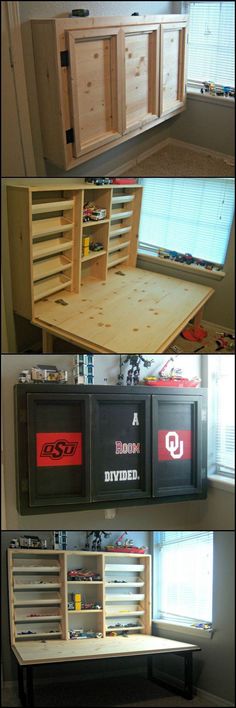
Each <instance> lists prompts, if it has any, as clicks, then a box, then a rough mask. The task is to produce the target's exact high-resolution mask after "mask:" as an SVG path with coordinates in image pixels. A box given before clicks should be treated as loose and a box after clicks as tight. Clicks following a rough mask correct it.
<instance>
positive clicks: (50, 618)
mask: <svg viewBox="0 0 236 708" xmlns="http://www.w3.org/2000/svg"><path fill="white" fill-rule="evenodd" d="M61 619H62V616H61V615H48V616H47V617H46V615H42V616H41V615H40V617H21V618H17V619H16V618H15V623H16V624H22V623H23V622H28V624H31V622H59V621H60V620H61Z"/></svg>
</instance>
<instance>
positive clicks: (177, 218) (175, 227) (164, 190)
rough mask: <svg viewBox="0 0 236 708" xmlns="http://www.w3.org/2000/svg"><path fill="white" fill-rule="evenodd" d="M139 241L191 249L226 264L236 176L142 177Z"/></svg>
mask: <svg viewBox="0 0 236 708" xmlns="http://www.w3.org/2000/svg"><path fill="white" fill-rule="evenodd" d="M141 183H142V184H143V187H144V189H143V200H142V209H141V219H140V229H139V244H140V247H141V248H142V246H149V247H150V249H153V248H154V249H155V248H158V247H159V248H164V249H165V248H167V249H169V250H174V251H178V252H179V253H191V255H192V256H194V257H195V258H203V259H205V260H207V261H212V262H213V263H218V264H220V265H223V264H224V262H225V257H226V251H227V246H228V241H229V236H230V230H231V225H232V219H233V209H234V179H215V178H209V179H201V178H199V179H187V178H178V179H175V178H167V179H158V178H154V179H151V178H150V179H145V178H144V179H142V180H141Z"/></svg>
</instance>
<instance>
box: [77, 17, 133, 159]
mask: <svg viewBox="0 0 236 708" xmlns="http://www.w3.org/2000/svg"><path fill="white" fill-rule="evenodd" d="M67 43H68V48H69V57H70V59H69V63H70V66H69V72H70V95H71V108H72V115H73V128H74V156H75V157H79V155H80V154H81V153H83V152H88V151H89V150H91V149H93V148H96V147H98V146H99V145H102V144H105V143H107V142H109V141H111V140H114V139H115V138H117V137H119V136H120V135H121V133H122V126H121V82H120V50H121V44H120V30H116V29H114V30H113V29H112V30H106V29H105V30H97V31H96V32H95V31H89V30H87V31H86V30H85V31H84V32H82V31H78V32H76V31H68V32H67Z"/></svg>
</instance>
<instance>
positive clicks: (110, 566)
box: [105, 563, 144, 573]
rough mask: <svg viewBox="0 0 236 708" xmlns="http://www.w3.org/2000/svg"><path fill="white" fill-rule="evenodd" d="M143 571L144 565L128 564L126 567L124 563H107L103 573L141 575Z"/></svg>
mask: <svg viewBox="0 0 236 708" xmlns="http://www.w3.org/2000/svg"><path fill="white" fill-rule="evenodd" d="M143 570H144V565H141V564H140V565H136V564H133V565H132V563H130V564H129V565H128V563H127V565H125V564H124V563H119V564H118V563H107V565H106V566H105V572H109V573H111V572H112V573H113V572H114V573H137V572H139V573H141V572H142V571H143Z"/></svg>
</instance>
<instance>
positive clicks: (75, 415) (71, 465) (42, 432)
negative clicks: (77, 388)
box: [27, 393, 90, 507]
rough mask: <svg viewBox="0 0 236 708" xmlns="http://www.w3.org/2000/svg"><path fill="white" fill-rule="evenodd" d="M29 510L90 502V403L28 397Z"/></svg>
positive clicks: (76, 399) (60, 397)
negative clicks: (38, 507) (31, 508)
mask: <svg viewBox="0 0 236 708" xmlns="http://www.w3.org/2000/svg"><path fill="white" fill-rule="evenodd" d="M27 428H28V460H29V477H28V479H29V506H31V507H34V506H36V507H37V506H56V505H60V504H61V505H67V504H75V503H80V502H85V501H86V500H88V499H89V488H90V471H89V438H90V435H89V419H88V400H86V398H85V397H83V396H80V395H71V394H69V395H68V394H64V395H63V394H58V393H57V394H53V393H50V394H46V393H45V394H43V393H42V394H38V393H35V394H27Z"/></svg>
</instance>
